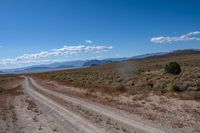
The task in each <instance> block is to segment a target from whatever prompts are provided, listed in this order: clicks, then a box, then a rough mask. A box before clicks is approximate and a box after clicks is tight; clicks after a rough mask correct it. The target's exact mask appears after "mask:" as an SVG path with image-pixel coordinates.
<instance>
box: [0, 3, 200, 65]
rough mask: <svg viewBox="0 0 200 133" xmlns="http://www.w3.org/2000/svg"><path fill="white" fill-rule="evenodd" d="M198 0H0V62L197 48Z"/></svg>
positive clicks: (199, 45) (199, 39)
mask: <svg viewBox="0 0 200 133" xmlns="http://www.w3.org/2000/svg"><path fill="white" fill-rule="evenodd" d="M199 31H200V1H199V0H151V1H150V0H0V68H13V67H21V66H27V65H32V64H43V63H50V62H54V61H64V60H77V59H93V58H109V57H124V56H134V55H140V54H145V53H155V52H164V51H172V50H176V49H191V48H192V49H200V32H199Z"/></svg>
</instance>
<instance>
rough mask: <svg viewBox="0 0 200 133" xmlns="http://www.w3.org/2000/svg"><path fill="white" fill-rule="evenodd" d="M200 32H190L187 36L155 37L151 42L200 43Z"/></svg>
mask: <svg viewBox="0 0 200 133" xmlns="http://www.w3.org/2000/svg"><path fill="white" fill-rule="evenodd" d="M198 35H200V31H195V32H190V33H187V34H185V35H181V36H176V37H168V36H167V37H164V36H160V37H153V38H151V40H150V41H151V42H153V43H171V42H178V41H192V40H193V41H200V36H198Z"/></svg>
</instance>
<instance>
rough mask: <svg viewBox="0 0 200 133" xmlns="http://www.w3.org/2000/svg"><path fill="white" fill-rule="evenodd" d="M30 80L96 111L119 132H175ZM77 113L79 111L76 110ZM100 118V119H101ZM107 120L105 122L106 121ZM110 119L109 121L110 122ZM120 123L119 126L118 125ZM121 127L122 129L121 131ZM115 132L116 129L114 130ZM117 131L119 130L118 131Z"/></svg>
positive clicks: (89, 109)
mask: <svg viewBox="0 0 200 133" xmlns="http://www.w3.org/2000/svg"><path fill="white" fill-rule="evenodd" d="M26 81H27V82H28V83H27V84H31V85H32V86H34V87H36V88H37V89H39V90H41V91H43V92H45V93H48V94H50V95H52V96H54V97H58V98H60V99H62V100H64V101H66V102H69V103H71V104H74V105H77V109H79V110H82V112H84V111H85V113H87V114H90V115H94V114H95V113H96V114H97V116H98V117H99V118H100V120H101V121H103V123H104V124H103V125H101V127H102V126H104V125H105V123H106V124H111V125H112V124H114V125H115V126H112V127H110V128H115V129H116V130H118V132H133V133H135V132H137V133H138V132H139V133H166V132H174V131H171V129H169V131H164V130H161V129H160V127H154V126H152V125H148V124H147V123H145V122H143V121H141V120H138V119H135V118H134V117H132V115H131V114H129V113H125V112H122V111H119V110H116V109H112V108H108V107H105V106H100V105H95V104H92V103H88V102H85V101H83V100H80V99H76V98H73V97H69V96H66V95H63V94H60V93H57V92H55V91H51V90H48V89H46V88H44V87H42V86H40V85H39V84H37V83H36V82H35V81H34V80H33V79H31V78H29V80H28V79H26ZM75 112H76V113H77V111H75ZM99 118H98V119H99ZM104 121H105V122H104ZM108 121H109V122H108ZM101 124H102V123H101ZM118 125H119V127H118ZM105 128H106V131H109V132H113V130H109V129H108V128H107V127H105ZM120 129H122V130H121V131H120ZM114 132H115V131H114ZM116 132H117V131H116Z"/></svg>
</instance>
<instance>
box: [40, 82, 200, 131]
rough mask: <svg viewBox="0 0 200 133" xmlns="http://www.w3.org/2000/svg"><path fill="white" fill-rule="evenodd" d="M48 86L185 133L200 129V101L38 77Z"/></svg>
mask: <svg viewBox="0 0 200 133" xmlns="http://www.w3.org/2000/svg"><path fill="white" fill-rule="evenodd" d="M37 82H39V83H40V84H42V85H44V86H47V88H48V89H50V90H53V91H56V92H60V93H62V94H65V95H69V96H71V97H76V98H77V97H79V98H83V99H84V100H86V99H87V100H86V101H87V102H91V101H93V102H96V103H101V104H104V105H108V106H111V107H114V108H118V109H120V110H125V111H127V112H130V113H131V114H134V115H136V116H137V117H139V118H140V119H142V120H149V121H150V122H151V123H155V124H156V125H160V126H161V127H164V128H167V129H175V130H176V131H178V132H183V133H199V132H200V103H199V102H198V101H195V100H179V99H176V98H171V97H166V96H162V95H155V94H153V93H152V94H151V93H150V94H149V93H148V94H147V95H145V97H144V95H139V94H138V95H126V94H120V95H106V94H101V93H99V92H88V91H87V90H86V89H82V88H74V87H68V86H66V85H61V84H58V83H57V82H55V81H49V80H46V81H45V80H43V81H41V80H37Z"/></svg>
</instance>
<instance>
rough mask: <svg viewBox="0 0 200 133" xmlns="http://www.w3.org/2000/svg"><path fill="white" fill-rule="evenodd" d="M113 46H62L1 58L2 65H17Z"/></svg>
mask: <svg viewBox="0 0 200 133" xmlns="http://www.w3.org/2000/svg"><path fill="white" fill-rule="evenodd" d="M111 49H112V46H85V45H75V46H63V47H62V48H58V49H53V50H49V51H41V52H39V53H34V54H24V55H22V56H19V57H16V58H8V59H0V65H3V66H6V65H16V64H31V63H35V64H37V63H40V64H41V63H46V62H53V61H52V60H45V58H49V57H58V56H63V57H67V56H69V55H74V54H79V53H89V52H90V53H95V52H105V51H108V50H111Z"/></svg>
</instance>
